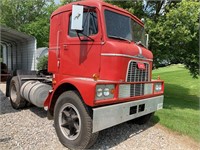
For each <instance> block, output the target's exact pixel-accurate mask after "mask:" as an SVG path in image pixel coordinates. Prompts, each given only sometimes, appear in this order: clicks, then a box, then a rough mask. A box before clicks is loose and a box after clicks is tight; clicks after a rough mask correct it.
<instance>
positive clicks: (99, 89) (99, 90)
mask: <svg viewBox="0 0 200 150" xmlns="http://www.w3.org/2000/svg"><path fill="white" fill-rule="evenodd" d="M96 95H97V97H101V96H102V95H103V89H102V88H98V89H97V93H96Z"/></svg>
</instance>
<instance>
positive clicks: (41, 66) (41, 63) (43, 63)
mask: <svg viewBox="0 0 200 150" xmlns="http://www.w3.org/2000/svg"><path fill="white" fill-rule="evenodd" d="M47 67H48V56H43V57H40V58H39V60H38V64H37V69H38V70H46V69H47Z"/></svg>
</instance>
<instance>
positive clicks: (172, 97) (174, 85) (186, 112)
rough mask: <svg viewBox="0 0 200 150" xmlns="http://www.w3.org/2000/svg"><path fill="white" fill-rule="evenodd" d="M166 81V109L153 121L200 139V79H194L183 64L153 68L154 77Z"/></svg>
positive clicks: (157, 113) (159, 112)
mask: <svg viewBox="0 0 200 150" xmlns="http://www.w3.org/2000/svg"><path fill="white" fill-rule="evenodd" d="M158 75H159V76H160V78H161V79H162V80H164V81H165V94H164V95H165V98H164V109H162V110H159V111H158V112H156V114H155V116H154V118H153V121H156V122H157V121H159V123H160V124H162V125H164V126H166V127H167V128H170V129H172V130H174V131H177V132H179V133H181V134H184V135H188V136H190V137H192V138H193V139H195V140H196V141H200V110H199V94H200V90H199V84H200V82H199V81H200V80H199V79H193V78H192V77H191V76H190V74H189V72H188V70H186V69H185V68H184V66H183V65H172V66H168V67H163V68H159V69H156V70H153V78H154V79H156V78H157V76H158Z"/></svg>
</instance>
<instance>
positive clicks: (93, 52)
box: [60, 9, 102, 78]
mask: <svg viewBox="0 0 200 150" xmlns="http://www.w3.org/2000/svg"><path fill="white" fill-rule="evenodd" d="M64 18H68V21H66V22H67V24H66V26H67V27H68V28H67V32H66V33H67V35H65V38H64V39H65V40H64V41H63V43H62V46H61V48H62V50H61V63H60V69H61V72H62V74H63V75H70V76H78V77H89V78H90V77H92V75H93V74H99V72H100V58H101V57H100V53H101V43H102V41H101V40H102V31H101V26H100V25H101V24H100V21H99V15H98V12H97V10H96V9H92V10H87V11H84V14H83V30H82V31H81V32H79V33H77V31H75V30H71V20H72V14H71V12H68V13H67V12H66V13H64ZM63 25H64V24H63ZM63 28H64V27H63ZM65 28H66V27H65Z"/></svg>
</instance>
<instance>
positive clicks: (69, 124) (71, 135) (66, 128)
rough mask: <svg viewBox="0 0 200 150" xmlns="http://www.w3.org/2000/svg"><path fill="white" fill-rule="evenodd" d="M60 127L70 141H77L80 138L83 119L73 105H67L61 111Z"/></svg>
mask: <svg viewBox="0 0 200 150" xmlns="http://www.w3.org/2000/svg"><path fill="white" fill-rule="evenodd" d="M59 127H60V129H61V132H62V133H63V135H64V136H65V137H66V138H67V139H68V140H75V139H76V138H77V137H78V136H79V134H80V129H81V119H80V114H79V112H78V110H77V108H76V107H75V106H74V105H73V104H71V103H66V104H64V105H63V106H62V108H61V109H60V112H59Z"/></svg>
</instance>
